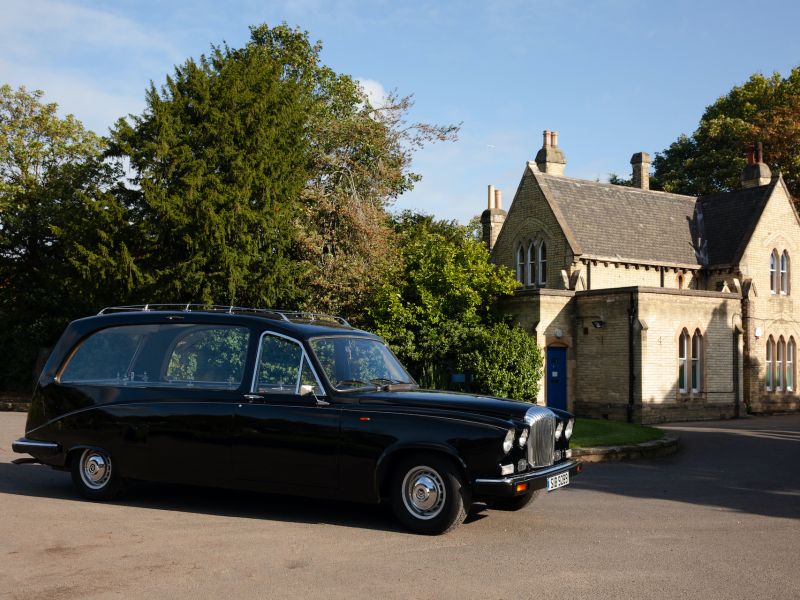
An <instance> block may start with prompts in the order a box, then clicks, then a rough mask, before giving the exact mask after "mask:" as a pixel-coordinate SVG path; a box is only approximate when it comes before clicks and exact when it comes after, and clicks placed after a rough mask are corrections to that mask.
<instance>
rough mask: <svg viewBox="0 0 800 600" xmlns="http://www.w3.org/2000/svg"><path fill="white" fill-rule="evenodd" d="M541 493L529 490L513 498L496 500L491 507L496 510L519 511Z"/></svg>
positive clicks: (540, 491)
mask: <svg viewBox="0 0 800 600" xmlns="http://www.w3.org/2000/svg"><path fill="white" fill-rule="evenodd" d="M541 493H542V490H530V491H529V492H525V493H524V494H520V495H519V496H514V497H513V498H498V499H497V500H492V502H491V507H492V508H496V509H498V510H510V511H514V510H521V509H523V508H525V507H526V506H528V504H530V503H531V502H533V501H534V500H536V498H538V497H539V494H541Z"/></svg>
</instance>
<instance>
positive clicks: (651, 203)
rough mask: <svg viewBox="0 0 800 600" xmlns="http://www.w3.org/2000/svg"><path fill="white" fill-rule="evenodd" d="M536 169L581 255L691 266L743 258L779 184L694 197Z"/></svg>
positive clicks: (711, 264)
mask: <svg viewBox="0 0 800 600" xmlns="http://www.w3.org/2000/svg"><path fill="white" fill-rule="evenodd" d="M531 172H532V173H533V175H534V177H536V180H537V181H538V182H539V185H540V186H541V188H542V191H543V192H544V194H545V196H546V198H547V199H548V201H549V203H550V206H551V207H552V209H553V212H554V213H555V215H556V218H557V219H558V220H559V223H560V224H561V227H562V229H563V230H564V233H565V235H566V236H567V239H568V240H569V241H570V244H571V245H572V247H573V251H574V252H575V253H576V254H580V255H582V256H584V257H592V258H608V259H612V260H619V261H622V262H624V261H626V260H629V261H631V262H639V263H643V264H657V265H664V266H672V265H674V266H684V267H687V268H700V267H703V266H716V265H720V266H721V265H730V264H735V263H736V262H738V261H739V259H740V258H741V254H742V252H743V251H744V248H745V247H746V245H747V243H748V242H749V241H750V236H751V235H752V233H753V231H754V230H755V227H756V224H757V223H758V219H759V217H760V216H761V213H762V211H763V209H764V206H765V205H766V203H767V200H768V199H769V197H770V195H771V194H772V190H773V189H774V187H775V185H776V184H777V182H778V179H777V178H775V179H774V180H773V182H772V183H770V184H769V185H765V186H761V187H756V188H748V189H743V190H738V191H734V192H725V193H720V194H714V195H710V196H701V197H699V198H696V197H694V196H684V195H681V194H670V193H666V192H657V191H653V190H641V189H638V188H631V187H626V186H620V185H613V184H608V183H600V182H595V181H586V180H581V179H572V178H569V177H559V176H555V175H547V174H545V173H541V172H540V171H538V169H536V168H531ZM696 206H697V207H699V208H700V211H701V212H702V219H701V220H700V219H698V217H697V216H696V215H695V207H696ZM698 238H702V239H703V240H705V242H706V244H707V246H706V251H707V253H708V258H707V259H706V258H704V257H703V258H702V259H701V258H698V255H697V253H696V252H695V246H694V243H696V242H697V240H698ZM701 260H702V262H703V263H705V264H701V262H700V261H701ZM706 261H707V262H706Z"/></svg>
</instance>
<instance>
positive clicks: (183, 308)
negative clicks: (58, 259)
mask: <svg viewBox="0 0 800 600" xmlns="http://www.w3.org/2000/svg"><path fill="white" fill-rule="evenodd" d="M152 311H176V312H207V313H227V314H229V315H247V314H252V315H259V316H263V317H267V318H270V319H279V320H281V321H286V322H287V323H292V322H294V321H311V322H314V321H333V322H334V323H338V324H339V325H343V326H344V327H352V325H350V323H349V322H348V321H347V319H345V318H344V317H338V316H335V315H328V314H325V313H314V312H304V311H299V310H278V309H274V308H247V307H244V306H232V305H230V306H223V305H218V304H191V303H189V304H153V303H148V304H131V305H127V306H107V307H106V308H104V309H103V310H101V311H100V312H99V313H97V314H98V315H107V314H110V313H120V312H152Z"/></svg>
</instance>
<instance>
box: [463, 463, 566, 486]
mask: <svg viewBox="0 0 800 600" xmlns="http://www.w3.org/2000/svg"><path fill="white" fill-rule="evenodd" d="M577 465H578V463H577V462H576V461H574V460H571V461H569V462H565V463H559V464H557V465H553V466H552V467H548V468H546V469H540V470H539V471H529V472H528V473H522V474H521V475H515V476H513V477H501V478H499V479H476V480H475V483H490V484H499V485H503V484H505V485H513V484H515V483H522V482H524V481H530V480H532V479H539V478H542V477H550V476H551V475H557V474H558V473H561V472H563V471H569V470H570V469H572V468H573V467H575V466H577Z"/></svg>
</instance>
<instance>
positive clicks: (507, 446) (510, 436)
mask: <svg viewBox="0 0 800 600" xmlns="http://www.w3.org/2000/svg"><path fill="white" fill-rule="evenodd" d="M513 447H514V430H513V429H509V430H508V432H507V433H506V439H504V440H503V452H504V453H505V454H508V453H509V452H511V449H512V448H513Z"/></svg>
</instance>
